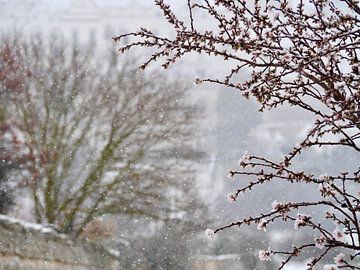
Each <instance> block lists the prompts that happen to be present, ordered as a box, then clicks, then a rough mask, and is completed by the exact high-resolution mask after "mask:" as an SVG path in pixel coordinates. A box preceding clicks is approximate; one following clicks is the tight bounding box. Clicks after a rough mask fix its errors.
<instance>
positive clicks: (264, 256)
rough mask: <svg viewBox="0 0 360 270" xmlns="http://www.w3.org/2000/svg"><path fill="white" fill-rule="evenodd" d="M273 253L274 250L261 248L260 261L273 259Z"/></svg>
mask: <svg viewBox="0 0 360 270" xmlns="http://www.w3.org/2000/svg"><path fill="white" fill-rule="evenodd" d="M272 255H273V252H272V251H271V250H270V249H268V250H259V259H260V261H271V256H272Z"/></svg>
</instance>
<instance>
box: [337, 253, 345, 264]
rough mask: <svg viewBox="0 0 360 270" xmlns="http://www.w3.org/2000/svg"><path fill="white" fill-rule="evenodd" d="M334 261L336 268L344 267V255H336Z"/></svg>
mask: <svg viewBox="0 0 360 270" xmlns="http://www.w3.org/2000/svg"><path fill="white" fill-rule="evenodd" d="M334 259H335V263H336V265H338V266H343V265H345V264H346V263H345V254H344V253H340V254H338V255H336V257H335V258H334Z"/></svg>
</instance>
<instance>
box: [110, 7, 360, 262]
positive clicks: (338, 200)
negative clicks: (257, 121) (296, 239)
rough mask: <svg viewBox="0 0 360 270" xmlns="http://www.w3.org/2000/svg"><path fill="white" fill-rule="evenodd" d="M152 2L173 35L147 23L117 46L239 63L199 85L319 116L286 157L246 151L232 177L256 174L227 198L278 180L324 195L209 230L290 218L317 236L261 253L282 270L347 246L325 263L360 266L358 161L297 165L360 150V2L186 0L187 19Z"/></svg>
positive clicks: (169, 57) (167, 59) (171, 58)
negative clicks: (316, 170)
mask: <svg viewBox="0 0 360 270" xmlns="http://www.w3.org/2000/svg"><path fill="white" fill-rule="evenodd" d="M155 3H156V4H157V5H158V6H159V7H160V9H161V10H162V11H163V13H164V17H165V18H166V20H167V21H168V23H169V25H171V26H172V27H173V29H174V31H175V33H176V36H175V37H174V38H169V37H165V36H159V35H157V34H155V33H154V32H152V31H151V30H148V29H143V28H142V29H140V31H138V32H133V33H127V34H123V35H120V36H118V37H115V38H114V40H115V41H120V40H122V39H124V38H126V37H133V38H135V40H134V41H131V43H129V44H126V45H124V46H121V48H120V51H121V52H125V51H127V50H129V49H131V48H133V47H138V46H140V47H148V48H150V47H153V48H155V49H156V50H155V52H154V53H153V54H152V55H151V57H150V58H149V60H148V61H147V62H145V63H144V64H143V65H142V66H141V68H145V67H147V66H148V65H149V64H150V63H152V62H155V61H157V60H159V59H164V63H163V67H164V68H167V67H168V66H169V65H171V64H172V63H174V62H176V60H178V59H180V58H182V57H183V56H185V55H186V54H189V53H194V52H197V53H204V54H208V55H210V56H213V57H218V58H220V59H223V60H224V61H227V63H229V64H232V65H233V68H232V69H231V70H229V73H228V75H227V76H226V77H225V78H216V77H215V78H201V79H198V80H197V82H198V83H201V82H211V83H215V84H220V85H223V86H226V87H230V88H234V89H237V90H239V91H240V92H241V93H242V95H243V96H244V97H245V98H249V97H255V98H256V99H257V101H258V102H259V103H260V104H261V108H260V110H261V111H264V110H265V109H276V108H277V107H279V106H283V105H290V106H292V107H294V109H302V110H304V111H305V112H307V113H309V115H312V116H313V117H314V119H315V120H314V123H313V125H312V128H311V129H310V130H309V132H308V133H307V135H306V137H305V138H303V140H302V141H300V142H299V144H298V145H296V146H295V147H294V148H293V149H292V150H291V151H290V153H289V154H288V155H286V156H284V158H283V159H282V160H277V161H274V160H271V159H268V158H264V157H262V156H254V155H244V157H243V159H242V160H241V161H240V164H239V165H240V169H239V170H231V171H230V173H229V177H230V178H234V177H237V176H242V177H246V176H249V177H250V178H252V179H254V178H255V179H256V180H252V181H251V182H248V184H246V185H244V186H242V187H240V188H239V189H238V190H237V191H236V192H234V193H233V194H229V200H231V201H236V200H237V199H238V198H239V195H240V194H241V193H243V192H248V191H250V190H252V189H256V188H257V186H259V185H269V187H271V184H272V183H273V182H274V181H276V180H278V181H286V182H290V183H306V184H308V185H315V186H319V195H321V197H320V199H314V201H287V202H277V201H274V202H273V204H272V209H271V210H269V211H268V212H267V213H263V214H256V213H254V215H253V216H250V217H245V218H243V219H241V220H238V221H234V222H232V223H230V224H227V225H224V226H222V227H220V228H218V229H216V230H214V231H213V230H208V231H207V232H208V234H210V235H213V234H215V233H218V232H220V231H222V230H225V229H228V228H231V227H238V226H242V225H244V224H246V225H249V224H254V223H255V224H257V225H258V229H259V230H265V229H266V228H267V227H269V228H270V227H271V226H270V225H271V224H272V223H273V222H275V221H278V220H282V221H284V222H294V223H295V228H303V229H310V230H314V231H315V232H317V237H316V238H315V239H314V240H313V241H310V242H308V243H303V244H301V245H298V246H294V247H292V248H291V249H290V250H285V251H277V250H271V249H269V250H262V251H260V252H259V257H260V259H261V260H270V257H271V256H272V255H276V254H279V256H281V257H283V259H282V262H281V265H280V267H279V269H283V268H284V266H285V265H286V264H287V263H288V262H289V261H291V260H292V259H294V257H296V256H298V255H299V254H300V253H306V252H308V251H311V250H318V249H320V253H318V255H316V256H315V257H314V258H311V259H310V261H309V262H308V269H313V268H314V267H315V265H317V264H318V263H321V261H322V260H323V259H324V257H325V256H326V255H327V254H329V253H330V252H332V251H337V252H340V250H341V251H342V252H344V253H340V254H339V255H338V256H336V258H335V264H327V265H325V266H324V269H338V268H348V269H360V267H359V264H358V257H360V246H359V243H360V224H359V212H360V199H359V195H360V194H359V182H360V168H358V166H359V164H354V169H353V171H344V172H339V174H338V175H326V174H324V175H320V176H315V175H313V174H311V173H309V172H306V171H303V170H301V169H298V168H301V164H297V163H296V158H297V157H299V156H300V155H301V154H302V152H304V151H307V150H309V149H310V148H313V147H331V148H333V147H344V148H348V149H349V150H351V151H354V152H360V145H359V139H360V109H359V106H360V92H359V86H360V84H359V79H360V77H359V72H360V71H359V67H360V62H359V55H358V54H359V49H360V46H359V45H360V32H359V26H360V6H359V4H358V1H353V0H344V1H335V0H334V1H325V0H310V1H302V0H297V1H286V0H279V1H275V0H274V1H272V0H267V1H260V0H255V1H245V0H237V1H235V0H215V1H210V0H204V1H192V0H188V1H186V3H187V6H188V14H189V18H188V20H187V21H186V22H185V21H182V20H181V19H179V18H178V17H177V16H176V14H174V12H173V11H172V10H171V8H170V6H169V5H167V4H166V3H164V1H163V0H156V1H155ZM200 12H204V13H206V14H207V15H208V17H209V19H210V20H213V21H215V22H216V23H217V27H216V29H206V30H200V29H199V27H197V23H198V21H197V17H196V16H197V14H198V13H200ZM244 71H250V72H251V76H250V78H245V79H239V76H238V75H241V74H242V72H244ZM314 162H316V161H314ZM322 207H325V208H326V214H325V216H323V217H322V218H320V217H318V216H311V215H308V214H301V212H303V211H307V210H308V209H310V208H312V210H313V211H317V210H316V209H319V208H322ZM298 211H300V213H299V214H296V212H298ZM325 220H329V221H333V222H334V223H335V224H336V226H334V225H332V226H330V225H329V222H326V221H325ZM330 224H331V223H330Z"/></svg>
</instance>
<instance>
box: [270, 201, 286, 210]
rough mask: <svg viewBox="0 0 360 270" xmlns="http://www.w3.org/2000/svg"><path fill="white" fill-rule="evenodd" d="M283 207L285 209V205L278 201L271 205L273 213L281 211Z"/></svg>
mask: <svg viewBox="0 0 360 270" xmlns="http://www.w3.org/2000/svg"><path fill="white" fill-rule="evenodd" d="M282 207H284V203H281V202H278V201H277V200H274V201H273V202H272V203H271V208H272V210H273V211H278V210H280V209H281V208H282Z"/></svg>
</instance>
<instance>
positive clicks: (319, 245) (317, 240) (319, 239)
mask: <svg viewBox="0 0 360 270" xmlns="http://www.w3.org/2000/svg"><path fill="white" fill-rule="evenodd" d="M314 242H315V247H317V248H319V249H323V248H324V246H325V244H326V239H325V237H323V236H321V237H317V238H315V239H314Z"/></svg>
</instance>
